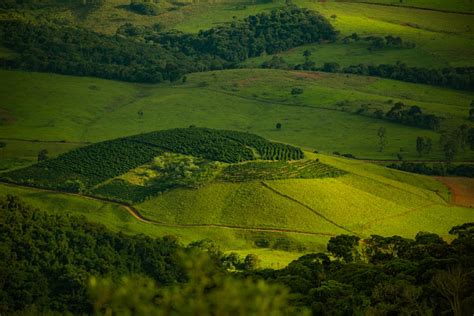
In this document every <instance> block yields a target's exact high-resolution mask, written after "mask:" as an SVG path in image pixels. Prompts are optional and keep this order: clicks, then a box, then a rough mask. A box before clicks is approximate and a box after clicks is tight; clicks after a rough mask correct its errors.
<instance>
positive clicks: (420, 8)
mask: <svg viewBox="0 0 474 316" xmlns="http://www.w3.org/2000/svg"><path fill="white" fill-rule="evenodd" d="M341 2H349V3H362V4H369V5H377V6H382V7H395V8H403V9H415V10H423V11H433V12H441V13H451V14H465V15H474V12H468V11H454V10H443V9H435V8H424V7H417V6H410V5H399V4H389V3H376V2H370V1H350V0H343V1H341Z"/></svg>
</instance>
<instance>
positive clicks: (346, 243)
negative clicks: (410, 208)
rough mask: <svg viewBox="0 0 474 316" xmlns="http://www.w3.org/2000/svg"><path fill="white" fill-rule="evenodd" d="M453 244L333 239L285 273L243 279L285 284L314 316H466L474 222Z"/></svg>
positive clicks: (472, 300) (473, 305)
mask: <svg viewBox="0 0 474 316" xmlns="http://www.w3.org/2000/svg"><path fill="white" fill-rule="evenodd" d="M449 233H450V234H451V236H452V237H453V238H454V240H453V241H452V242H451V243H447V242H446V241H444V240H443V239H442V238H441V237H440V236H438V235H436V234H432V233H424V232H420V233H418V234H417V235H416V237H415V239H407V238H403V237H400V236H393V237H382V236H377V235H372V236H371V237H369V238H367V239H364V240H360V238H359V237H356V236H348V235H340V236H337V237H332V238H331V239H330V240H329V243H328V245H327V249H328V251H329V252H330V253H331V255H332V256H333V257H335V258H336V260H331V259H330V258H329V256H328V255H327V254H324V253H318V254H308V255H305V256H303V257H301V258H299V259H297V260H295V261H293V262H291V263H290V264H289V265H288V267H286V268H284V269H281V270H272V269H263V270H256V271H251V272H247V273H244V275H245V276H249V275H250V276H253V277H254V278H256V279H263V280H266V281H269V282H275V283H281V284H284V285H285V286H287V287H288V288H289V289H290V291H291V293H292V294H293V299H292V301H291V303H292V304H294V305H296V306H305V307H308V308H310V309H311V311H312V314H313V315H354V314H355V315H359V314H360V315H446V314H451V315H453V314H454V315H468V314H469V313H470V312H472V310H474V223H470V224H464V225H460V226H456V227H453V228H452V229H451V230H450V232H449Z"/></svg>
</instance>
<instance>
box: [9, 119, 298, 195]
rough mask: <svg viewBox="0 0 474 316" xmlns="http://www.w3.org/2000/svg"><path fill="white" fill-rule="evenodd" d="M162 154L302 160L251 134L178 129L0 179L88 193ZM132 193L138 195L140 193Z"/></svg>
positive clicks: (83, 151) (99, 146) (100, 146)
mask: <svg viewBox="0 0 474 316" xmlns="http://www.w3.org/2000/svg"><path fill="white" fill-rule="evenodd" d="M164 151H169V152H174V153H180V154H184V155H192V156H196V157H199V158H204V159H207V160H213V161H222V162H231V163H232V162H241V161H247V160H254V159H256V158H260V159H265V160H296V159H302V158H303V156H304V155H303V151H302V150H301V149H300V148H297V147H293V146H290V145H285V144H280V143H273V142H270V141H267V140H266V139H264V138H262V137H260V136H256V135H253V134H249V133H243V132H232V131H223V130H212V129H206V128H182V129H172V130H166V131H157V132H151V133H147V134H140V135H136V136H131V137H126V138H119V139H116V140H111V141H105V142H101V143H96V144H93V145H90V146H87V147H82V148H79V149H76V150H73V151H70V152H68V153H65V154H63V155H60V156H59V157H57V158H56V159H50V160H46V161H43V162H41V163H38V164H36V165H33V166H31V167H27V168H24V169H19V170H15V171H12V172H9V173H6V174H3V175H2V178H3V179H4V180H6V181H11V182H15V183H23V184H27V185H32V186H39V187H44V188H55V189H60V190H65V191H71V190H73V191H75V189H71V182H68V181H72V180H79V181H80V183H82V184H83V187H81V190H83V188H84V187H85V188H86V189H89V188H91V187H93V186H95V185H97V184H99V183H102V182H104V181H106V180H108V179H111V178H114V177H117V176H119V175H122V174H124V173H126V172H127V171H129V170H131V169H134V168H137V167H139V166H141V165H144V164H146V163H148V162H150V161H152V160H153V158H154V157H156V156H159V155H160V154H162V153H163V152H164ZM114 184H119V183H114ZM112 187H113V188H114V189H113V190H112V191H114V192H117V193H118V192H119V191H121V190H126V188H125V187H123V186H122V184H120V185H118V186H115V185H113V186H112ZM111 189H112V188H111ZM134 190H135V191H137V190H138V191H140V192H142V190H141V189H137V188H134ZM149 190H151V189H149ZM99 191H100V189H99ZM145 191H146V192H142V193H143V194H145V193H147V194H148V193H149V191H148V189H147V190H145ZM143 194H140V196H142V195H143ZM127 196H129V195H128V194H127Z"/></svg>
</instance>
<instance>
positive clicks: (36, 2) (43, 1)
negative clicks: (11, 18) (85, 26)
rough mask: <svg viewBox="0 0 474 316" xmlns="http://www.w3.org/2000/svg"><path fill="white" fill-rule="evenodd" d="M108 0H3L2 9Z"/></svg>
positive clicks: (97, 2)
mask: <svg viewBox="0 0 474 316" xmlns="http://www.w3.org/2000/svg"><path fill="white" fill-rule="evenodd" d="M105 1H106V0H2V1H1V2H0V9H38V8H45V7H50V6H71V5H72V6H77V5H81V6H98V5H102V4H104V3H105Z"/></svg>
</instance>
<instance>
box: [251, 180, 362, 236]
mask: <svg viewBox="0 0 474 316" xmlns="http://www.w3.org/2000/svg"><path fill="white" fill-rule="evenodd" d="M260 183H261V184H262V185H263V186H264V187H265V188H267V189H269V190H270V191H272V192H273V193H275V194H277V195H279V196H281V197H284V198H285V199H288V200H290V201H292V202H294V203H297V204H299V205H301V206H303V207H304V208H305V209H307V210H309V211H311V212H312V213H314V214H316V215H317V216H318V217H321V218H322V219H324V220H325V221H327V222H329V223H331V224H332V225H334V226H336V227H338V228H340V229H342V230H345V231H346V232H348V233H351V234H353V235H357V236H360V235H359V234H358V233H356V232H353V231H351V230H349V229H347V228H346V227H344V226H342V225H339V224H338V223H336V222H334V221H332V220H330V219H329V218H327V217H326V216H324V215H323V214H321V213H319V212H318V211H316V210H315V209H313V208H312V207H310V206H309V205H306V204H304V203H303V202H300V201H298V200H297V199H295V198H293V197H291V196H289V195H286V194H285V193H282V192H280V191H278V190H277V189H275V188H273V187H271V186H270V185H268V184H267V183H265V182H264V181H261V182H260Z"/></svg>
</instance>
